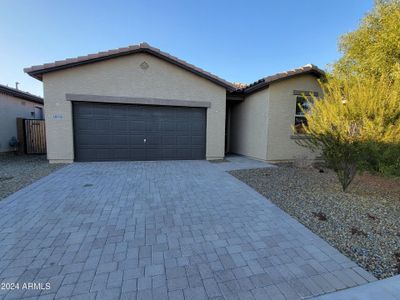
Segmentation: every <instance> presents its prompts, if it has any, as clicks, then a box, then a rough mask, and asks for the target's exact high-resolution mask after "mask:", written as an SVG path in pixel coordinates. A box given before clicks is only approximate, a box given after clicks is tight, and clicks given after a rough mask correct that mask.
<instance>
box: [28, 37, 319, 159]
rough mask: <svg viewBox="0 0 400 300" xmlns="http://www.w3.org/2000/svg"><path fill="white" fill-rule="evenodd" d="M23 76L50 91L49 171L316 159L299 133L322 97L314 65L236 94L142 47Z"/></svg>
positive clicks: (235, 88)
mask: <svg viewBox="0 0 400 300" xmlns="http://www.w3.org/2000/svg"><path fill="white" fill-rule="evenodd" d="M25 72H26V73H28V74H29V75H31V76H32V77H34V78H36V79H38V80H41V81H43V85H44V102H45V112H46V135H47V137H46V139H47V155H48V159H49V160H50V162H64V163H65V162H72V161H105V160H164V159H208V160H215V159H222V158H224V156H225V153H227V152H231V153H236V154H241V155H245V156H249V157H252V158H256V159H259V160H264V161H280V160H292V159H294V158H296V157H308V158H313V157H315V154H314V153H312V152H310V151H309V150H307V149H305V148H303V147H300V146H299V145H297V143H296V139H297V138H299V137H301V133H299V134H294V133H293V131H292V126H294V125H297V127H298V125H299V124H301V123H302V122H304V120H303V119H304V118H303V116H302V115H301V110H299V109H296V108H297V105H298V103H299V102H302V97H301V95H302V94H303V93H314V94H316V95H318V94H321V92H322V91H321V89H320V86H319V84H318V81H317V79H318V78H320V77H321V76H324V72H323V71H322V70H320V69H319V68H317V67H316V66H314V65H306V66H303V67H301V68H298V69H294V70H291V71H287V72H283V73H279V74H276V75H273V76H269V77H265V78H263V79H260V80H258V81H256V82H254V83H252V84H249V85H243V84H234V83H231V82H228V81H226V80H224V79H222V78H220V77H217V76H215V75H213V74H211V73H209V72H207V71H204V70H202V69H200V68H198V67H196V66H194V65H191V64H189V63H187V62H185V61H183V60H181V59H179V58H177V57H174V56H172V55H170V54H168V53H165V52H163V51H160V50H159V49H157V48H154V47H152V46H150V45H148V44H146V43H141V44H140V45H134V46H129V47H126V48H119V49H115V50H110V51H105V52H99V53H96V54H90V55H87V56H80V57H77V58H70V59H66V60H61V61H56V62H54V63H48V64H44V65H39V66H33V67H30V68H26V69H25ZM295 123H297V124H295Z"/></svg>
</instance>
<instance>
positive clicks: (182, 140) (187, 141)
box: [176, 135, 192, 146]
mask: <svg viewBox="0 0 400 300" xmlns="http://www.w3.org/2000/svg"><path fill="white" fill-rule="evenodd" d="M176 143H177V144H178V145H183V146H185V145H191V143H192V137H191V136H190V135H188V136H177V137H176Z"/></svg>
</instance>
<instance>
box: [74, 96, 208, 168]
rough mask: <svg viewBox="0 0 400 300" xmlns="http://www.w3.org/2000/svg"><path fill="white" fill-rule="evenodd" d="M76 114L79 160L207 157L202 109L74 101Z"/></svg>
mask: <svg viewBox="0 0 400 300" xmlns="http://www.w3.org/2000/svg"><path fill="white" fill-rule="evenodd" d="M73 116H74V141H75V157H76V160H78V161H96V160H104V161H105V160H166V159H170V160H174V159H204V158H205V140H206V137H205V123H206V110H205V109H204V108H188V107H160V106H144V105H123V104H105V103H81V102H74V104H73ZM145 140H146V141H145Z"/></svg>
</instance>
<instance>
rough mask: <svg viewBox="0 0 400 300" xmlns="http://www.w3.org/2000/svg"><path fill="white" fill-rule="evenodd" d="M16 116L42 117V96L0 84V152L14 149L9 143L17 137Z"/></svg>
mask: <svg viewBox="0 0 400 300" xmlns="http://www.w3.org/2000/svg"><path fill="white" fill-rule="evenodd" d="M17 118H24V119H43V98H41V97H38V96H35V95H32V94H30V93H27V92H23V91H21V90H19V89H14V88H11V87H8V86H5V85H1V84H0V152H8V151H12V150H14V149H13V148H12V147H10V145H9V143H10V140H11V138H12V137H15V138H17V121H16V119H17Z"/></svg>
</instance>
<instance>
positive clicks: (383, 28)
mask: <svg viewBox="0 0 400 300" xmlns="http://www.w3.org/2000/svg"><path fill="white" fill-rule="evenodd" d="M339 50H340V51H341V52H342V53H343V56H342V57H341V58H340V59H339V60H338V61H337V62H336V63H335V64H334V65H333V74H334V75H335V76H337V77H346V76H348V75H355V76H373V77H375V78H378V77H380V76H381V75H385V76H390V75H391V74H392V73H393V72H395V71H398V70H399V69H400V0H386V1H385V0H376V1H375V6H374V9H373V10H372V11H371V12H370V13H368V14H367V15H366V16H365V17H364V19H363V20H362V21H361V24H360V26H359V28H358V29H357V30H355V31H353V32H350V33H347V34H345V35H344V36H342V37H341V39H340V42H339Z"/></svg>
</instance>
